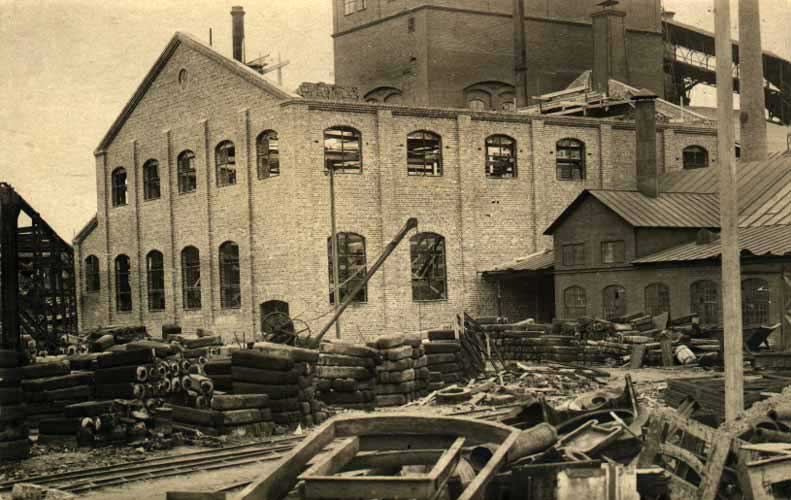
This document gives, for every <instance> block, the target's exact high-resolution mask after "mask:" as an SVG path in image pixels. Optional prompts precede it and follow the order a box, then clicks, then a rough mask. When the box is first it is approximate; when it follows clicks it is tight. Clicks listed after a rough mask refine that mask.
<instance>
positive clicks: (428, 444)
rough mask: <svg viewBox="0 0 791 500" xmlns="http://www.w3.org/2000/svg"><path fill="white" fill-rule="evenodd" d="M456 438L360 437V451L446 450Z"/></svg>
mask: <svg viewBox="0 0 791 500" xmlns="http://www.w3.org/2000/svg"><path fill="white" fill-rule="evenodd" d="M455 439H456V436H436V435H430V436H429V435H425V434H382V435H370V436H360V451H373V450H377V451H391V450H392V451H396V450H404V451H407V450H414V449H442V450H447V449H448V448H449V447H450V445H452V444H453V441H454V440H455Z"/></svg>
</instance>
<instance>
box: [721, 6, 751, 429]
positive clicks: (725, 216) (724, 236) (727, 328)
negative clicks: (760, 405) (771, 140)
mask: <svg viewBox="0 0 791 500" xmlns="http://www.w3.org/2000/svg"><path fill="white" fill-rule="evenodd" d="M715 46H716V56H717V135H718V140H717V145H718V148H717V151H718V155H717V156H718V157H719V162H720V172H719V177H720V227H721V231H722V232H721V234H720V247H721V248H720V250H721V254H722V259H721V260H722V306H723V313H724V314H723V343H724V344H725V345H724V351H725V354H724V356H725V359H724V360H723V361H724V364H725V418H726V420H727V421H729V422H732V421H734V420H735V419H736V418H737V417H738V415H739V414H740V413H742V412H743V411H744V360H743V353H742V349H743V347H742V346H743V340H742V290H741V267H740V262H739V220H738V219H739V199H738V190H737V184H736V158H735V151H734V147H735V144H734V143H735V140H734V127H733V49H732V46H731V6H730V0H715Z"/></svg>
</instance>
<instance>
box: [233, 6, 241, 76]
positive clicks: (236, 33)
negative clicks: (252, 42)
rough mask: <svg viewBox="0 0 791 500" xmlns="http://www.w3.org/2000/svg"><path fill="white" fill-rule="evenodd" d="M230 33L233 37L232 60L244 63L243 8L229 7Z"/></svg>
mask: <svg viewBox="0 0 791 500" xmlns="http://www.w3.org/2000/svg"><path fill="white" fill-rule="evenodd" d="M231 32H232V36H233V58H234V59H236V60H237V61H239V62H240V63H244V7H241V6H239V5H235V6H233V7H231Z"/></svg>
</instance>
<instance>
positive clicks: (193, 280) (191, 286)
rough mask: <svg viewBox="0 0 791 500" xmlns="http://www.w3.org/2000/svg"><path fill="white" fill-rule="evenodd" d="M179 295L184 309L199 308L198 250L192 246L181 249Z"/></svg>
mask: <svg viewBox="0 0 791 500" xmlns="http://www.w3.org/2000/svg"><path fill="white" fill-rule="evenodd" d="M181 296H182V300H183V302H184V304H183V307H184V309H186V310H188V311H189V310H195V309H200V308H201V288H200V250H198V249H197V248H195V247H192V246H190V247H185V248H184V249H183V250H182V251H181Z"/></svg>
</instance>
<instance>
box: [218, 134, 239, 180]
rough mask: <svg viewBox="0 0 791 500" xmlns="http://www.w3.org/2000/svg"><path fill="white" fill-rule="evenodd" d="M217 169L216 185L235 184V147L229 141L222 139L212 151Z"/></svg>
mask: <svg viewBox="0 0 791 500" xmlns="http://www.w3.org/2000/svg"><path fill="white" fill-rule="evenodd" d="M214 163H215V165H216V169H217V187H222V186H230V185H233V184H236V147H235V146H234V145H233V143H232V142H231V141H223V142H221V143H220V144H218V145H217V148H216V149H215V151H214Z"/></svg>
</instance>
